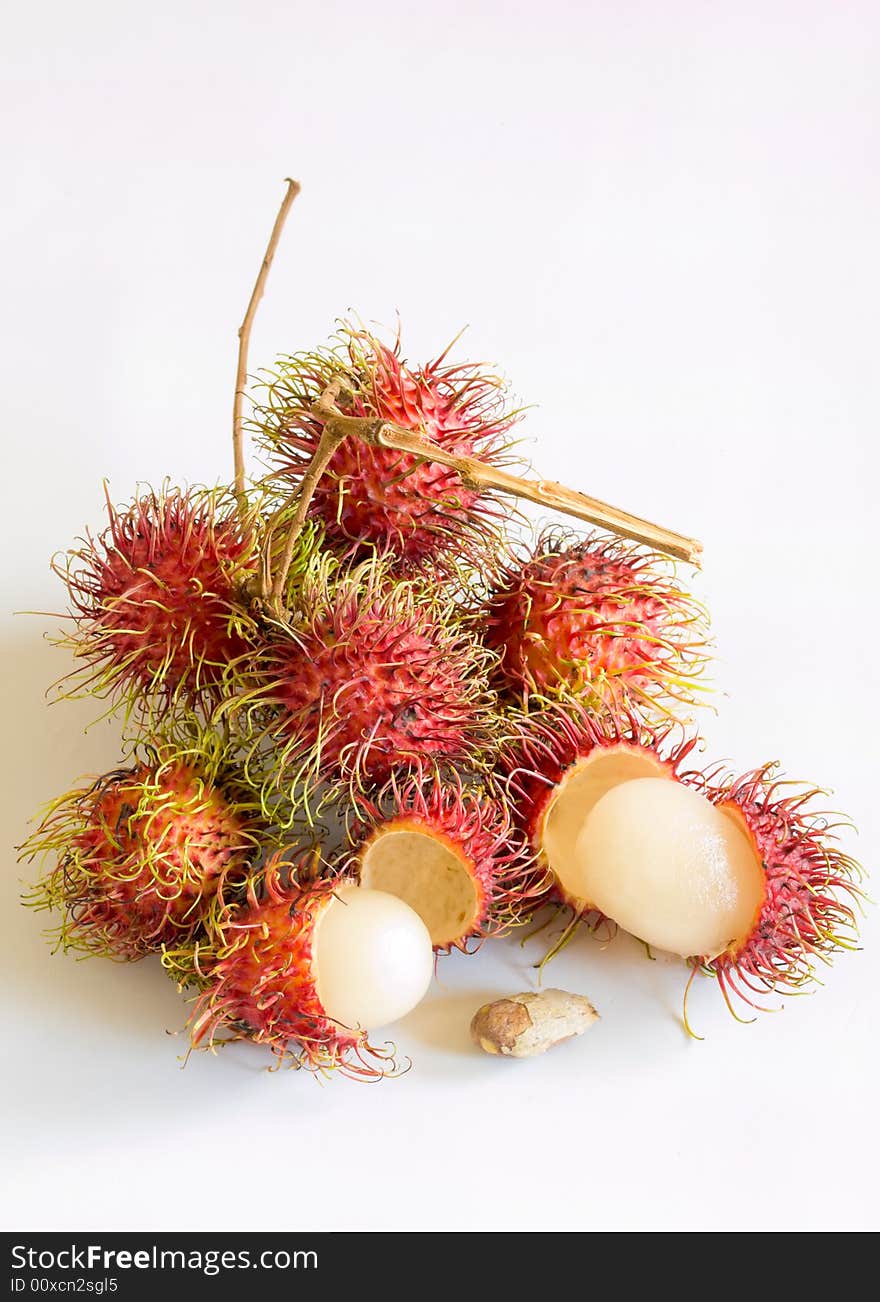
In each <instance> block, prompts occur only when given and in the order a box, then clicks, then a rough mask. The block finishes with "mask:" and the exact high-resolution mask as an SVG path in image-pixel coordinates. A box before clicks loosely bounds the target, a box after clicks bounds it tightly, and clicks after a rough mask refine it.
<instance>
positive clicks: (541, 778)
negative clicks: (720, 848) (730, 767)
mask: <svg viewBox="0 0 880 1302" xmlns="http://www.w3.org/2000/svg"><path fill="white" fill-rule="evenodd" d="M513 723H514V727H513V730H512V732H511V734H510V736H509V737H508V739H507V742H506V743H505V744H504V745H503V746H502V748H501V751H500V756H501V769H502V771H503V772H504V773H505V775H506V778H507V782H508V787H509V791H510V799H511V802H512V805H513V808H514V811H515V815H516V818H517V820H518V822H519V824H520V826H521V827H523V829H524V830H525V833H526V836H527V838H528V841H529V844H530V846H531V848H532V850H533V851H534V853H535V855H536V856H537V861H538V864H539V865H540V866H541V867H542V868H543V869H545V870H546V871H547V873H548V874H549V875H548V878H547V880H548V882H549V890H548V895H549V897H550V898H555V899H556V900H558V901H559V902H561V903H563V904H565V905H567V906H568V907H569V908H571V909H572V910H573V912H574V914H575V915H576V916H579V915H584V914H588V913H590V912H592V911H594V905H593V903H592V902H591V901H590V900H585V899H583V898H582V897H580V896H579V895H578V894H577V893H576V892H575V891H573V890H572V889H570V888H569V886H567V884H566V882H567V879H568V876H569V871H568V870H569V866H570V865H571V863H572V861H573V857H574V846H575V843H576V841H577V838H578V836H579V834H580V831H581V828H582V827H583V824H584V822H585V821H586V818H587V816H588V814H589V812H590V810H591V809H592V808H593V806H595V805H596V804H597V803H598V801H599V800H600V799H601V798H602V796H603V795H605V793H606V792H607V791H610V790H611V788H612V787H614V786H617V785H618V784H620V783H622V782H628V781H631V780H633V779H636V778H645V777H664V778H670V779H674V780H679V769H680V766H681V764H682V763H683V761H684V760H685V758H686V757H687V756H688V755H689V754H690V752H691V751H692V750H693V748H694V745H695V744H696V742H695V740H687V739H682V738H681V736H680V734H679V731H678V729H676V728H674V726H672V725H667V726H665V727H664V728H662V729H660V730H659V731H658V730H652V729H651V728H650V727H649V726H648V725H647V724H645V723H644V722H642V721H640V720H638V719H637V718H636V717H634V716H632V715H620V714H614V713H611V712H608V711H604V712H602V713H601V714H594V713H592V712H591V711H589V710H587V708H586V707H585V706H584V705H583V703H582V702H580V701H577V700H572V699H565V700H557V701H553V702H548V703H545V705H544V707H543V708H541V709H537V708H534V709H532V710H530V711H529V712H526V713H522V714H519V715H517V716H514V719H513Z"/></svg>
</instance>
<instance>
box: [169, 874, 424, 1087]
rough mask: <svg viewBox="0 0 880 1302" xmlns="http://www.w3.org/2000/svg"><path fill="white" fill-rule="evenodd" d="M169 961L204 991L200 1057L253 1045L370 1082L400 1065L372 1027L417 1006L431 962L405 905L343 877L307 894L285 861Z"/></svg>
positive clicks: (183, 979) (218, 910)
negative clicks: (379, 1045)
mask: <svg viewBox="0 0 880 1302" xmlns="http://www.w3.org/2000/svg"><path fill="white" fill-rule="evenodd" d="M163 963H164V964H165V967H166V968H167V970H168V971H169V972H170V973H171V975H172V976H174V977H175V979H177V980H178V982H179V984H181V985H182V986H185V985H187V984H195V985H196V986H197V987H198V988H199V991H200V993H199V995H198V997H197V1001H196V1006H195V1009H194V1012H193V1015H192V1019H191V1022H190V1028H191V1035H192V1042H193V1045H194V1046H195V1047H209V1048H210V1047H213V1046H214V1045H215V1044H218V1043H225V1042H228V1041H230V1040H241V1039H244V1040H252V1041H254V1042H256V1043H258V1044H263V1045H266V1046H268V1047H269V1048H270V1049H271V1050H272V1051H273V1053H274V1054H275V1055H276V1056H277V1058H278V1059H279V1061H282V1060H288V1061H290V1062H291V1063H292V1064H295V1065H298V1066H305V1067H309V1068H311V1069H313V1070H319V1071H322V1070H329V1069H332V1068H335V1067H340V1068H341V1069H342V1070H343V1071H344V1072H346V1073H347V1074H350V1075H355V1076H364V1077H370V1076H379V1075H384V1074H387V1072H389V1071H393V1070H394V1069H395V1064H394V1055H393V1052H387V1051H384V1050H380V1049H376V1048H374V1047H372V1046H371V1045H370V1044H369V1041H368V1035H369V1026H370V1025H373V1024H375V1025H384V1024H385V1023H387V1022H390V1021H395V1020H396V1019H397V1018H399V1017H402V1016H403V1015H404V1014H405V1013H407V1012H409V1011H410V1009H411V1008H412V1007H414V1006H415V1005H416V1004H417V1003H418V1002H419V1000H420V999H421V998H422V996H423V995H424V993H425V991H426V989H427V987H428V984H429V982H430V979H431V974H432V971H433V954H432V950H431V943H430V939H429V937H428V934H427V932H426V930H425V928H424V925H423V924H422V922H421V921H420V919H419V918H418V917H417V916H416V915H415V913H413V911H412V910H411V909H410V908H409V907H408V906H407V905H406V904H404V903H403V901H401V900H399V899H395V898H394V897H392V896H389V895H385V894H383V893H382V892H379V891H374V890H363V889H361V888H359V887H358V886H357V885H356V884H354V883H353V882H352V880H351V879H346V878H345V877H338V876H336V877H329V878H324V879H321V880H313V881H310V882H309V883H308V885H301V884H299V881H298V873H297V865H296V864H293V865H291V862H290V860H289V859H287V858H285V857H284V856H283V855H282V854H276V855H273V856H272V858H270V860H269V861H268V862H267V863H266V865H265V866H264V868H263V869H262V870H261V872H260V873H258V874H256V875H255V876H253V877H251V878H250V879H249V881H248V884H247V888H246V895H245V897H244V898H243V899H241V900H240V901H238V902H235V901H232V902H230V901H227V900H225V899H224V898H223V896H222V895H221V896H218V900H217V902H216V904H215V907H214V909H213V911H212V917H211V919H210V921H209V923H208V928H207V938H206V940H205V941H204V942H202V943H199V944H197V945H195V946H188V947H183V948H181V949H179V950H176V951H175V950H168V951H166V953H165V955H164V957H163Z"/></svg>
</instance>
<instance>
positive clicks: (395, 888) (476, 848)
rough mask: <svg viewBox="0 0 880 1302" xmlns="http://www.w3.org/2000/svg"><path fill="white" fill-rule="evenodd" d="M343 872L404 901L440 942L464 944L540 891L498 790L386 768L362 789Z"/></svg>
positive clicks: (512, 916) (515, 913) (517, 918)
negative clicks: (377, 782)
mask: <svg viewBox="0 0 880 1302" xmlns="http://www.w3.org/2000/svg"><path fill="white" fill-rule="evenodd" d="M356 810H357V814H358V816H359V818H358V822H357V823H356V825H355V827H354V828H353V830H352V841H353V843H354V850H353V853H352V857H351V860H350V862H349V864H348V866H347V871H351V872H353V873H356V874H357V876H358V878H359V880H360V882H361V884H362V885H363V886H367V887H373V888H375V889H377V890H381V891H387V892H388V893H390V894H392V895H396V896H398V897H399V898H400V899H402V900H405V901H406V903H407V904H409V905H410V907H411V908H413V909H415V911H416V913H418V915H419V917H420V918H421V919H422V921H423V922H424V923H425V926H426V927H427V928H428V931H429V933H430V936H431V942H432V944H433V945H434V948H435V949H436V950H438V951H441V952H445V951H448V950H451V949H460V950H462V951H465V952H466V951H467V950H469V949H472V948H475V947H476V946H477V945H478V944H479V943H480V942H481V941H482V940H484V939H485V938H486V937H487V936H494V935H500V934H503V933H504V932H505V931H506V930H507V929H508V928H509V927H511V926H512V925H514V924H515V923H517V922H521V921H524V920H525V919H526V918H527V917H528V916H529V915H530V914H531V912H532V910H533V909H534V907H535V905H536V901H537V900H538V899H539V898H540V896H541V894H542V888H543V883H542V881H541V878H540V874H539V873H538V872H537V871H536V869H535V865H534V861H533V857H532V855H531V854H530V853H529V851H528V848H527V845H526V842H525V838H524V836H523V835H522V833H521V832H520V831H519V829H518V828H516V826H515V825H514V823H513V820H512V817H511V813H510V810H509V808H508V806H507V804H506V801H505V799H504V797H503V795H502V793H501V792H500V791H490V790H489V789H488V788H486V787H481V788H477V787H474V786H468V785H466V784H465V783H464V782H463V781H462V779H461V777H460V776H458V775H455V774H446V775H442V774H440V773H437V772H435V773H433V774H432V775H430V776H428V777H425V776H424V775H421V774H413V775H410V776H409V777H403V778H398V777H397V776H396V775H395V776H392V778H391V779H390V781H389V782H388V783H387V785H386V786H385V788H384V789H383V790H382V791H380V792H379V793H378V794H377V795H376V796H375V797H373V798H367V797H363V796H362V797H360V798H359V799H358V801H357V805H356Z"/></svg>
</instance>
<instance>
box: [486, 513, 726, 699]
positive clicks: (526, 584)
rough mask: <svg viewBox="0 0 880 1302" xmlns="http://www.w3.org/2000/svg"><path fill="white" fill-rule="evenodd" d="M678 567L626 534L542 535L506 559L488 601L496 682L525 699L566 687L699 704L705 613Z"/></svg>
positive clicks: (597, 695)
mask: <svg viewBox="0 0 880 1302" xmlns="http://www.w3.org/2000/svg"><path fill="white" fill-rule="evenodd" d="M671 564H672V563H671V562H669V561H667V560H665V559H663V558H661V557H659V556H656V555H654V554H653V553H651V552H648V551H647V550H646V549H645V548H643V547H639V546H636V545H635V544H632V543H625V542H622V541H620V540H608V539H604V540H600V539H597V538H591V539H586V540H577V539H575V538H574V537H573V535H570V534H567V533H564V532H560V531H554V532H551V533H549V534H545V535H544V536H543V537H542V538H541V539H540V540H539V542H538V544H537V546H536V547H535V549H534V551H533V552H531V553H530V554H529V555H528V556H527V557H526V558H525V559H516V560H513V561H511V562H510V563H509V564H508V565H507V568H506V571H505V573H504V574H503V576H502V577H501V579H500V580H499V581H498V583H497V586H496V587H495V590H494V592H493V594H492V595H491V597H490V599H489V602H488V604H487V607H486V641H487V643H488V645H489V646H490V647H491V648H492V649H493V650H495V651H497V652H498V654H499V657H500V660H499V665H498V671H497V675H496V680H497V685H498V686H499V689H500V690H501V691H505V692H507V693H508V694H512V695H514V696H517V697H520V698H522V699H523V700H524V701H525V702H528V699H529V697H530V696H531V695H533V694H535V693H537V694H539V695H547V694H552V693H554V692H557V691H559V690H560V689H561V690H564V691H566V692H568V693H571V694H574V695H576V696H582V697H584V698H585V699H586V700H588V701H590V702H593V703H603V704H605V705H611V706H614V707H616V708H621V707H622V706H624V705H625V704H626V703H627V702H629V703H631V704H641V703H646V702H649V703H651V704H652V705H653V706H655V707H658V708H660V709H661V710H666V711H669V710H670V709H672V708H674V707H676V706H677V705H679V704H681V703H687V704H690V703H692V701H693V699H694V693H695V690H696V680H697V679H698V678H699V675H700V673H701V672H702V670H703V668H704V665H705V659H706V656H705V646H706V624H705V616H704V612H703V610H702V607H701V606H700V605H699V603H698V602H697V601H696V600H695V599H694V598H693V597H691V596H689V595H688V594H687V593H686V592H684V591H683V589H682V588H681V587H680V585H679V584H678V582H677V580H676V578H675V576H674V572H673V571H672V569H671Z"/></svg>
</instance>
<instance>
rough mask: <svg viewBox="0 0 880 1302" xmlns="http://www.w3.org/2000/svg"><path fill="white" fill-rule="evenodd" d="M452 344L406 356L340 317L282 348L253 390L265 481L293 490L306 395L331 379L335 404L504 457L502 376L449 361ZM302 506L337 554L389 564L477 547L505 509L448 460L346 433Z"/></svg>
mask: <svg viewBox="0 0 880 1302" xmlns="http://www.w3.org/2000/svg"><path fill="white" fill-rule="evenodd" d="M453 342H455V341H453ZM451 347H452V345H450V347H449V348H447V349H446V350H445V351H444V352H443V353H442V354H441V355H440V356H439V357H438V358H437V359H435V360H434V361H431V362H428V363H427V364H425V365H422V366H411V365H409V364H408V363H407V362H406V361H405V360H404V359H403V357H402V354H401V341H400V336H399V335H398V337H397V339H396V340H395V341H394V342H393V343H392V344H391V345H390V346H389V345H386V344H385V343H383V342H382V341H381V340H380V339H378V338H377V337H376V336H374V335H373V334H371V333H370V332H369V331H367V330H365V329H363V328H362V327H360V326H358V325H355V324H352V323H351V322H345V321H343V322H341V323H340V326H339V331H338V334H337V336H336V337H335V339H334V340H333V341H331V343H330V344H329V345H328V346H327V347H325V348H322V349H318V350H316V351H315V352H312V353H297V354H293V355H291V356H286V357H281V358H280V359H279V361H278V363H277V366H276V369H275V371H274V372H272V373H270V374H269V375H268V378H267V379H266V381H265V382H264V384H263V386H262V390H261V392H260V394H259V396H257V397H255V400H254V409H255V414H254V422H253V430H254V434H255V438H256V440H257V443H258V444H259V445H260V446H261V447H262V449H263V451H264V455H265V456H266V459H267V461H268V464H269V467H270V474H269V478H268V480H267V481H266V482H267V483H268V484H270V485H275V486H276V491H278V492H280V493H281V494H282V495H284V496H286V495H288V494H289V493H290V492H291V490H292V489H293V490H294V491H295V490H296V488H297V486H298V485H299V483H300V482H301V480H302V476H303V474H304V472H305V470H306V468H307V467H308V465H309V463H310V461H311V459H312V456H313V455H314V452H315V450H316V448H317V446H318V441H319V439H320V436H321V432H322V429H323V426H324V418H323V417H321V416H320V415H316V414H315V411H314V406H315V403H316V401H317V400H318V398H319V397H320V396H321V394H322V393H323V392H324V390H325V389H326V388H327V386H328V385H329V384H330V383H331V381H334V380H336V381H338V382H340V392H339V395H338V397H337V403H336V405H337V407H338V409H339V410H340V412H341V413H342V414H344V415H349V416H357V417H365V418H369V419H380V420H386V421H388V422H390V423H392V424H394V425H397V426H400V427H402V428H403V429H405V430H407V431H411V432H413V433H416V434H418V435H420V436H421V437H425V438H429V439H430V440H431V441H432V442H435V443H437V444H438V445H439V446H440V447H442V448H443V449H444V450H445V451H447V452H451V453H454V454H456V455H460V456H471V457H478V458H480V459H481V460H483V461H487V462H489V463H491V464H492V465H495V466H508V465H513V464H515V463H516V461H517V459H516V458H515V457H514V456H513V454H512V451H511V448H512V444H511V442H510V440H509V437H508V436H509V433H510V430H511V428H512V426H513V425H514V424H515V423H516V421H517V420H518V419H519V416H520V415H521V413H520V412H519V411H517V410H514V409H512V408H511V406H510V405H509V402H508V401H507V393H506V385H505V383H504V382H503V381H502V380H501V379H500V378H499V377H498V376H497V375H495V374H493V373H492V372H491V371H490V370H489V369H488V368H487V367H485V366H483V365H481V364H474V363H458V362H452V361H450V360H449V356H448V355H449V352H450V349H451ZM309 511H310V518H311V519H312V520H315V521H319V522H320V523H321V525H322V526H323V528H324V529H325V531H326V535H327V541H328V545H329V546H330V547H331V548H332V550H334V551H335V552H337V553H338V554H341V555H344V556H346V557H347V558H349V559H360V558H362V557H363V556H364V554H365V553H368V552H369V551H370V550H371V549H373V548H378V549H379V550H383V551H386V552H387V553H388V555H389V557H391V558H393V560H394V563H395V564H396V565H397V566H398V568H400V567H403V568H408V569H413V568H419V567H421V566H423V565H425V564H427V563H430V564H431V566H432V569H433V571H434V573H435V574H438V573H441V572H443V573H445V572H446V571H447V570H448V569H450V568H451V569H453V570H455V569H456V568H458V567H460V565H461V564H462V563H463V562H464V561H465V559H467V558H468V557H471V558H473V559H477V558H479V557H480V556H481V555H482V554H483V551H484V549H485V546H486V544H487V543H488V544H489V546H490V547H491V545H492V544H493V540H494V539H495V537H496V535H497V533H498V530H499V528H501V527H502V526H504V525H505V524H506V523H507V522H508V520H509V518H510V514H511V508H510V504H509V502H502V501H501V500H499V499H498V497H497V496H496V495H495V494H494V493H492V492H490V491H486V490H479V489H477V488H476V487H475V486H474V485H473V484H470V483H465V482H464V481H463V480H462V479H461V477H460V476H459V474H458V473H457V471H455V470H453V469H452V468H451V467H448V466H443V465H441V464H440V463H438V462H435V461H431V460H422V459H420V458H418V457H416V456H414V455H412V454H410V453H405V452H400V451H398V450H395V449H391V448H383V447H374V446H371V445H368V444H367V443H365V442H363V441H361V440H359V439H357V438H356V437H350V438H348V439H346V440H345V442H344V443H343V444H342V445H341V446H340V447H339V448H338V449H337V450H336V452H335V453H334V455H333V457H332V459H331V461H330V464H329V466H328V468H327V471H326V473H325V474H324V476H323V477H322V479H321V481H320V483H319V484H318V486H317V490H316V492H315V495H314V498H313V500H312V502H311V504H310V508H309Z"/></svg>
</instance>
